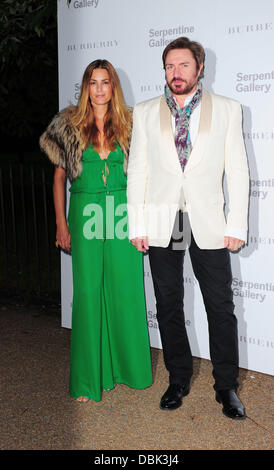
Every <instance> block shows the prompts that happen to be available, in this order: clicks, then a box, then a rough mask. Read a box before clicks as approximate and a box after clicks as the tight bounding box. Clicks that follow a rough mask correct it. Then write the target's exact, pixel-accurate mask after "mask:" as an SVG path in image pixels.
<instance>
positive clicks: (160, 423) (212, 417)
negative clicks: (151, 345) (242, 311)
mask: <svg viewBox="0 0 274 470" xmlns="http://www.w3.org/2000/svg"><path fill="white" fill-rule="evenodd" d="M0 335H1V344H0V354H1V363H0V379H1V400H0V407H1V417H0V420H1V444H0V448H1V449H2V450H3V449H6V450H11V449H13V450H27V449H29V450H42V449H43V450H84V449H100V450H113V449H115V450H118V449H124V450H127V449H133V450H146V449H147V450H157V449H158V450H159V449H161V450H179V449H185V450H197V449H205V450H208V449H212V450H218V449H229V450H235V449H237V450H244V449H245V450H248V449H249V450H257V449H259V450H264V449H265V450H270V449H273V414H271V404H272V403H273V382H274V381H273V377H272V376H269V375H264V374H261V373H258V372H252V371H247V370H244V369H241V370H240V389H239V395H240V397H241V399H242V400H243V402H244V404H245V406H246V410H247V415H248V418H247V419H246V420H244V421H233V420H230V419H228V418H226V417H225V416H224V415H223V414H222V412H221V405H219V404H218V403H217V402H216V401H215V396H214V391H213V388H212V385H213V379H212V375H211V363H210V362H209V361H207V360H201V359H198V358H195V359H194V377H193V381H192V387H191V393H190V394H189V395H188V396H187V397H185V398H184V400H183V406H182V407H181V408H179V409H177V410H175V411H172V412H165V411H162V410H160V409H159V400H160V397H161V395H162V393H163V392H164V391H165V389H166V387H167V383H168V378H167V372H166V370H165V367H164V364H163V355H162V351H161V350H157V349H152V362H153V373H154V383H153V385H152V386H151V387H149V388H148V389H146V390H132V389H130V388H128V387H126V386H124V385H116V388H115V389H114V390H112V391H110V392H105V393H104V395H103V400H102V401H101V402H100V403H95V402H92V401H90V402H89V403H88V404H79V403H77V402H76V401H75V400H73V399H72V398H70V397H69V395H68V378H69V344H70V330H67V329H63V328H61V327H60V314H59V313H58V312H56V311H53V310H51V309H42V308H38V307H30V308H28V309H27V310H26V309H24V308H22V307H16V306H14V307H7V306H1V307H0Z"/></svg>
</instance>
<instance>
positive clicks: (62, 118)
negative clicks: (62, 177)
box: [39, 106, 84, 182]
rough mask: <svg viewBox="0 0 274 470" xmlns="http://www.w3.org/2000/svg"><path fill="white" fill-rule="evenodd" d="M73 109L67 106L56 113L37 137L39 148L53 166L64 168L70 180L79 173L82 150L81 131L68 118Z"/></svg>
mask: <svg viewBox="0 0 274 470" xmlns="http://www.w3.org/2000/svg"><path fill="white" fill-rule="evenodd" d="M73 109H74V106H69V107H67V108H65V109H63V110H62V111H60V112H59V113H58V114H56V116H54V118H53V119H52V121H51V123H50V124H49V126H48V127H47V129H46V130H45V132H44V133H43V134H42V135H41V137H40V139H39V144H40V148H41V150H42V151H43V152H45V154H46V155H47V156H48V158H49V159H50V161H51V162H52V163H53V164H54V165H55V166H60V167H61V168H63V169H64V170H66V173H67V177H68V179H69V180H70V182H72V181H73V180H74V179H75V178H77V177H78V176H80V174H81V171H82V164H81V160H82V154H83V150H84V144H83V142H82V139H81V133H80V131H79V129H78V128H77V127H75V126H73V125H72V123H71V120H70V114H71V111H72V110H73Z"/></svg>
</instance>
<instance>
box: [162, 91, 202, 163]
mask: <svg viewBox="0 0 274 470" xmlns="http://www.w3.org/2000/svg"><path fill="white" fill-rule="evenodd" d="M201 96H202V84H201V83H198V86H197V90H196V92H195V94H194V96H193V98H192V100H191V101H190V103H189V104H188V105H186V106H184V107H183V108H182V109H180V108H179V106H178V104H177V102H176V100H175V98H174V97H173V95H172V93H171V90H170V88H169V86H168V85H167V84H166V86H165V98H166V102H167V104H168V107H169V109H170V111H171V114H172V116H174V117H175V145H176V148H177V152H178V156H179V161H180V164H181V167H182V171H184V169H185V166H186V164H187V161H188V159H189V156H190V153H191V150H192V144H191V140H190V132H189V121H190V116H191V113H192V111H193V109H195V108H196V106H198V104H199V102H200V100H201Z"/></svg>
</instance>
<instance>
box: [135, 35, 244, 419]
mask: <svg viewBox="0 0 274 470" xmlns="http://www.w3.org/2000/svg"><path fill="white" fill-rule="evenodd" d="M204 59H205V54H204V49H203V47H202V46H201V45H200V44H199V43H197V42H195V41H190V40H189V39H188V38H178V39H176V40H175V41H173V42H171V43H170V44H169V45H168V46H167V47H166V48H165V50H164V52H163V65H164V69H165V74H166V86H165V93H164V95H162V96H160V97H157V98H154V99H151V100H148V101H146V102H143V103H139V104H137V105H136V106H135V107H134V112H133V133H132V142H131V148H130V154H129V164H128V190H127V197H128V214H129V237H130V240H131V242H132V243H133V245H134V246H135V247H136V248H137V249H138V250H139V251H147V250H148V253H149V261H150V268H151V273H152V278H153V285H154V291H155V297H156V306H157V319H158V323H159V329H160V334H161V341H162V346H163V354H164V360H165V365H166V368H167V370H168V371H169V381H170V385H169V387H168V389H167V391H166V392H165V394H164V395H163V397H162V399H161V402H160V407H161V408H162V409H168V410H171V409H176V408H178V407H179V406H181V404H182V397H183V396H185V395H187V394H188V393H189V386H190V379H191V375H192V355H191V350H190V346H189V342H188V338H187V333H186V328H185V321H184V311H183V259H184V253H185V250H184V249H178V243H174V231H173V229H174V225H175V218H176V215H177V217H179V222H180V225H182V220H183V219H182V217H183V212H184V211H186V212H187V213H188V216H189V221H190V226H191V243H190V246H189V252H190V257H191V262H192V267H193V270H194V274H195V276H196V278H197V280H198V282H199V285H200V289H201V292H202V295H203V300H204V305H205V309H206V313H207V318H208V324H209V341H210V354H211V361H212V364H213V376H214V379H215V384H214V389H215V391H216V400H217V401H218V402H219V403H222V405H223V412H224V414H225V415H226V416H228V417H230V418H233V419H243V418H245V409H244V406H243V404H242V403H241V401H240V399H239V398H238V396H237V393H236V392H237V387H238V383H237V377H238V334H237V319H236V317H235V315H234V304H233V295H232V289H231V282H232V274H231V265H230V255H229V250H230V251H237V250H238V249H239V248H240V247H241V246H242V245H243V244H244V242H245V241H246V237H247V217H248V195H249V174H248V166H247V158H246V152H245V147H244V142H243V134H242V111H241V106H240V104H239V103H238V102H236V101H234V100H231V99H228V98H225V97H222V96H218V95H215V94H212V93H209V92H207V91H206V90H205V89H204V88H203V87H202V85H201V82H200V79H201V78H202V77H203V72H204ZM224 173H225V174H226V179H227V190H228V199H229V210H228V214H227V219H226V218H225V214H224V194H223V186H222V182H223V175H224ZM176 220H177V219H176Z"/></svg>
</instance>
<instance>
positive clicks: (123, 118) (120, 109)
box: [71, 59, 132, 156]
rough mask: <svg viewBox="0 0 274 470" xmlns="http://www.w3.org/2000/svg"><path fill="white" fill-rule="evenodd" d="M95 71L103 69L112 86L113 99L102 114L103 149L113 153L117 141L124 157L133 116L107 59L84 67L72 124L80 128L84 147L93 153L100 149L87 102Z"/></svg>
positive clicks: (96, 129) (92, 116) (91, 112)
mask: <svg viewBox="0 0 274 470" xmlns="http://www.w3.org/2000/svg"><path fill="white" fill-rule="evenodd" d="M94 69H106V70H107V71H108V74H109V80H110V83H111V87H112V96H111V100H110V102H109V103H108V109H107V112H106V115H105V123H104V147H106V148H108V149H110V150H114V149H115V146H116V142H118V143H119V145H120V147H121V148H122V150H123V151H124V153H125V155H126V156H127V154H128V150H129V143H130V136H131V127H132V114H131V111H130V109H129V108H128V107H127V106H126V105H125V102H124V98H123V93H122V89H121V85H120V81H119V77H118V75H117V73H116V70H115V69H114V67H113V65H112V64H111V63H110V62H108V61H107V60H101V59H98V60H94V61H93V62H91V63H90V64H89V65H88V66H87V68H86V70H85V72H84V75H83V79H82V85H81V93H80V97H79V100H78V105H77V106H76V108H75V110H74V112H73V113H72V115H71V121H72V123H73V124H74V125H75V126H77V127H79V129H80V131H81V136H82V139H83V143H84V145H85V148H86V147H87V146H88V145H89V143H91V144H92V145H93V146H94V147H95V149H96V150H99V131H98V128H97V126H96V122H95V119H94V112H93V107H92V105H91V102H90V99H89V83H90V78H91V75H92V72H93V70H94Z"/></svg>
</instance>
